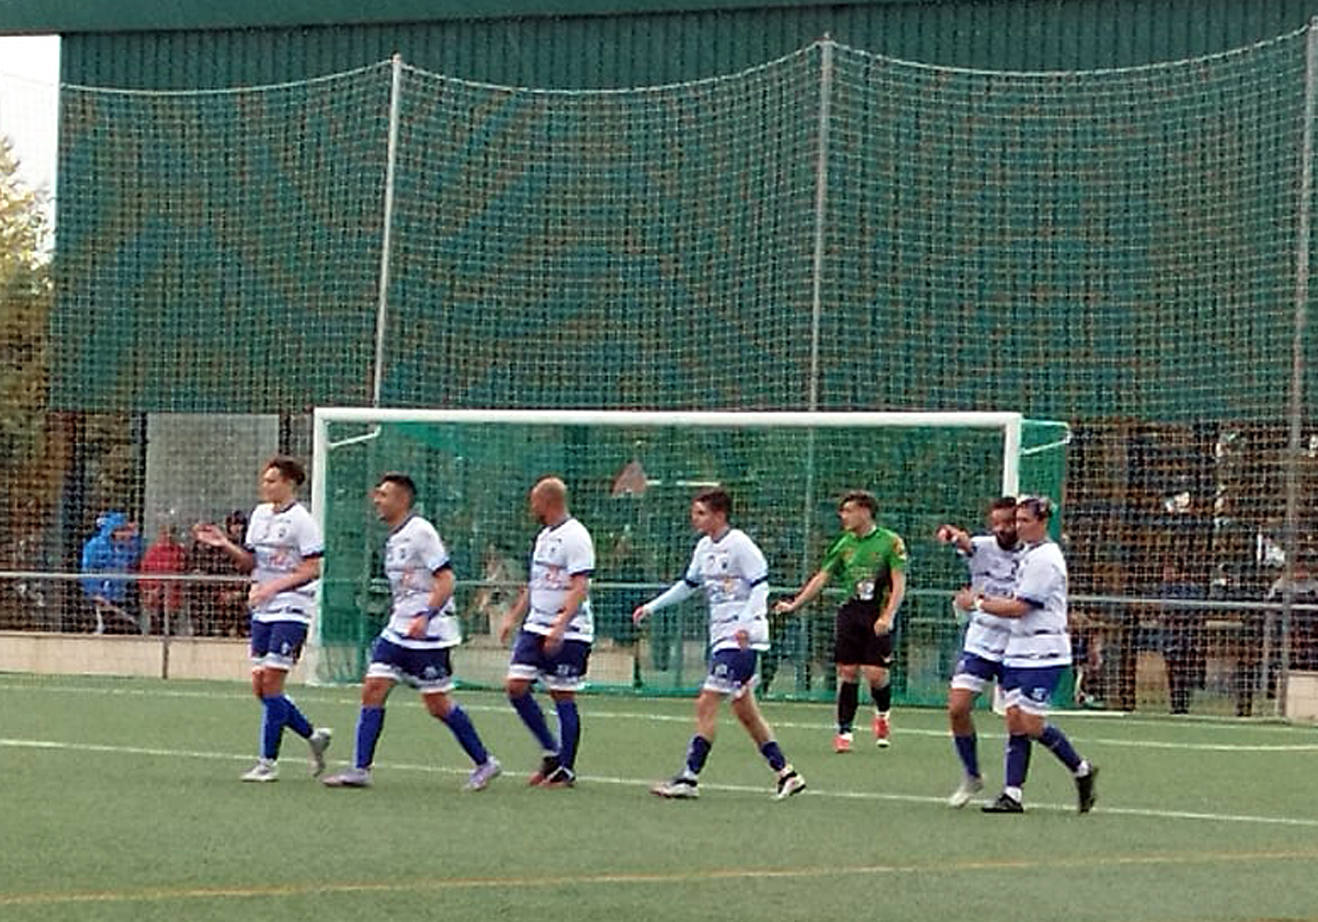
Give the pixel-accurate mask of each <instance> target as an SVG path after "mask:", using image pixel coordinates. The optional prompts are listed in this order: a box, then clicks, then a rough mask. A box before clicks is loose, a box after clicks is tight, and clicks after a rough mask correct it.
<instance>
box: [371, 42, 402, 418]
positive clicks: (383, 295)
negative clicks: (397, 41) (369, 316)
mask: <svg viewBox="0 0 1318 922" xmlns="http://www.w3.org/2000/svg"><path fill="white" fill-rule="evenodd" d="M389 64H390V82H389V140H388V146H387V147H386V150H385V166H384V216H383V219H384V226H383V229H382V231H381V236H380V290H379V299H378V301H377V303H376V310H375V374H374V376H373V378H372V381H371V406H375V407H378V406H379V405H380V392H381V389H382V388H383V386H384V336H385V329H386V327H387V325H388V319H389V263H390V258H391V256H392V252H393V236H394V177H395V174H396V171H397V166H398V118H399V111H400V108H401V100H400V96H401V88H402V83H403V57H402V55H400V54H398V53H397V52H394V56H393V57H392V58H390V60H389Z"/></svg>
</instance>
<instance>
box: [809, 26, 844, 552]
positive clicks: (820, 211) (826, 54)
mask: <svg viewBox="0 0 1318 922" xmlns="http://www.w3.org/2000/svg"><path fill="white" fill-rule="evenodd" d="M836 47H837V46H836V45H835V43H834V42H833V39H832V36H830V35H829V34H828V33H825V34H824V38H823V40H822V41H820V43H819V51H820V58H819V119H818V132H817V134H818V138H817V145H816V148H815V246H814V258H813V261H812V267H811V283H810V374H809V377H808V379H807V380H806V399H805V405H806V410H808V411H809V412H811V413H814V412H816V411H817V410H818V409H819V327H820V319H821V317H822V316H823V311H824V221H825V218H826V217H827V212H828V128H829V125H828V122H829V114H830V111H831V109H832V99H833V50H834V48H836ZM804 493H805V505H804V508H803V509H802V523H801V525H802V527H801V569H802V572H804V573H806V574H808V573H809V572H810V531H811V529H810V523H811V519H812V518H813V516H814V505H815V430H814V429H813V428H811V429H808V430H807V434H806V467H805V491H804Z"/></svg>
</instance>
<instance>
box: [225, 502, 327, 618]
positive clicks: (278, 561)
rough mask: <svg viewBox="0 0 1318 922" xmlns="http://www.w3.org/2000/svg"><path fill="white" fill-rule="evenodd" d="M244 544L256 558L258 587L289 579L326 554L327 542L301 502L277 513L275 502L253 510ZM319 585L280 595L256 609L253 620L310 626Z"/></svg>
mask: <svg viewBox="0 0 1318 922" xmlns="http://www.w3.org/2000/svg"><path fill="white" fill-rule="evenodd" d="M243 545H244V546H245V547H246V548H247V550H248V551H250V552H251V554H252V556H253V557H255V558H256V567H255V568H254V569H253V570H252V582H254V583H257V584H260V583H268V582H269V581H270V580H272V579H278V578H279V577H281V576H287V575H288V574H289V573H292V572H293V571H294V570H296V569H297V568H298V567H299V566H301V564H302V561H304V560H309V559H311V558H313V557H320V556H322V555H323V554H324V553H325V542H324V541H323V540H322V539H321V537H320V529H319V528H318V527H316V520H315V519H313V518H312V517H311V513H309V512H307V509H306V507H305V506H303V505H302V504H301V503H297V502H295V503H290V504H289V505H288V506H286V507H284V508H283V509H280V510H277V511H276V509H275V507H274V504H272V503H262V504H261V505H259V506H257V507H256V508H255V509H253V510H252V517H251V519H250V520H249V521H248V523H247V535H246V537H245V538H244V539H243ZM319 583H320V581H319V580H312V581H311V582H309V583H304V584H302V585H301V586H298V587H297V588H296V589H285V590H284V591H283V592H280V593H277V594H276V595H274V596H273V597H271V598H269V599H267V600H266V601H265V602H264V603H262V605H261V606H260V607H259V608H255V609H253V610H252V618H253V620H255V621H260V622H270V621H299V622H301V623H303V624H310V623H311V612H312V610H313V609H314V608H315V605H316V587H317V586H318V585H319Z"/></svg>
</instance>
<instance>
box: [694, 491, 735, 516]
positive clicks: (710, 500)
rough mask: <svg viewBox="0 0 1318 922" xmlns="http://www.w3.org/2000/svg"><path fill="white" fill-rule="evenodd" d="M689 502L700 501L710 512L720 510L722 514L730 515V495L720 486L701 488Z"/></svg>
mask: <svg viewBox="0 0 1318 922" xmlns="http://www.w3.org/2000/svg"><path fill="white" fill-rule="evenodd" d="M691 502H693V503H700V505H702V506H704V507H705V508H706V509H708V510H709V511H710V512H721V513H723V515H724V516H730V515H732V497H731V496H729V495H728V491H727V490H725V489H723V488H722V487H714V488H713V489H710V490H702V491H700V492H699V493H697V494H696V498H695V499H693V500H691Z"/></svg>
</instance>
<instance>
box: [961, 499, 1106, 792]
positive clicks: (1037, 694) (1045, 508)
mask: <svg viewBox="0 0 1318 922" xmlns="http://www.w3.org/2000/svg"><path fill="white" fill-rule="evenodd" d="M1052 514H1053V507H1052V503H1051V502H1050V501H1049V500H1048V499H1047V498H1046V497H1037V496H1027V497H1024V498H1022V499H1021V500H1020V501H1019V502H1018V503H1017V504H1016V531H1017V533H1018V534H1019V535H1020V539H1021V541H1022V542H1024V545H1025V549H1024V551H1023V552H1022V553H1021V558H1020V565H1019V566H1018V567H1017V570H1016V583H1015V585H1014V586H1013V588H1012V595H1011V596H1010V597H1006V596H997V595H987V594H985V593H984V592H983V591H982V590H976V589H973V588H966V589H962V590H961V591H960V592H958V593H957V596H956V602H957V604H958V605H959V606H961V607H962V608H968V609H973V610H974V611H975V612H983V613H987V614H990V615H997V616H998V617H1001V618H1010V619H1012V625H1011V636H1010V637H1009V638H1008V640H1007V649H1006V651H1005V652H1004V654H1003V658H1002V665H1003V670H1002V673H1003V675H1002V687H1003V691H1004V692H1005V693H1006V705H1007V734H1008V736H1007V753H1006V760H1005V761H1006V779H1005V784H1004V786H1003V789H1002V793H1001V794H999V795H998V798H997V800H995V801H993V802H992V803H989V804H985V805H984V807H983V810H984V812H985V813H1021V812H1023V811H1024V807H1023V806H1022V794H1021V789H1022V787H1024V785H1025V776H1026V773H1027V772H1028V770H1029V763H1030V741H1031V740H1038V741H1039V742H1040V743H1042V744H1043V745H1044V746H1045V747H1046V748H1047V749H1048V750H1049V751H1051V752H1052V753H1053V755H1055V756H1057V758H1058V759H1059V760H1061V762H1062V763H1063V764H1064V765H1065V766H1066V767H1067V768H1068V769H1070V771H1071V774H1072V776H1073V777H1074V778H1075V787H1076V794H1077V798H1078V804H1079V810H1080V812H1081V813H1088V812H1089V810H1090V808H1092V807H1093V806H1094V797H1095V791H1094V781H1095V779H1096V778H1097V776H1098V769H1097V768H1096V767H1095V766H1093V765H1090V764H1089V762H1088V761H1086V760H1085V759H1082V758H1081V757H1080V755H1079V754H1078V753H1077V752H1076V751H1075V748H1074V747H1072V745H1071V741H1070V740H1068V739H1067V738H1066V735H1065V734H1064V733H1062V731H1061V730H1059V729H1057V727H1055V726H1053V725H1052V724H1051V723H1048V722H1047V720H1046V719H1045V717H1046V715H1047V713H1048V696H1049V695H1051V694H1052V692H1053V689H1055V688H1056V687H1057V682H1058V680H1059V679H1060V678H1061V675H1062V670H1064V669H1065V668H1066V667H1067V666H1068V665H1069V664H1070V662H1071V638H1070V635H1069V634H1068V633H1067V626H1066V624H1067V621H1066V619H1067V602H1066V560H1065V558H1063V557H1062V551H1061V548H1059V547H1058V546H1057V545H1056V543H1054V542H1053V541H1052V540H1050V539H1049V537H1048V520H1049V519H1050V518H1052Z"/></svg>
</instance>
